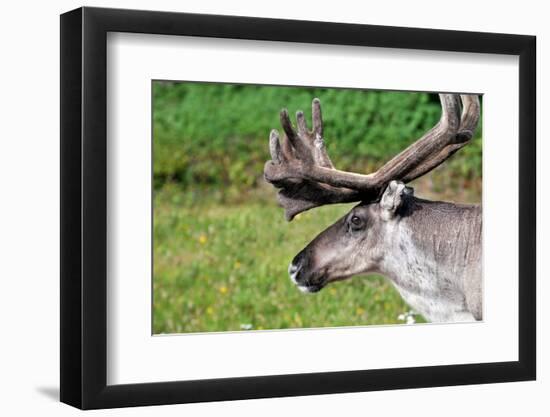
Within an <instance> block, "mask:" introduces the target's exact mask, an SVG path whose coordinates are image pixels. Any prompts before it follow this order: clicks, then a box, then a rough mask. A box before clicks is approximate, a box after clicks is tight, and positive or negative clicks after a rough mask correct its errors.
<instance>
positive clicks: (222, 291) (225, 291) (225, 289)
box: [219, 285, 228, 294]
mask: <svg viewBox="0 0 550 417" xmlns="http://www.w3.org/2000/svg"><path fill="white" fill-rule="evenodd" d="M219 291H220V293H222V294H227V291H228V289H227V287H226V286H225V285H222V286H221V287H220V288H219Z"/></svg>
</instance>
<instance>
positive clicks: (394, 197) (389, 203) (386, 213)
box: [380, 181, 414, 221]
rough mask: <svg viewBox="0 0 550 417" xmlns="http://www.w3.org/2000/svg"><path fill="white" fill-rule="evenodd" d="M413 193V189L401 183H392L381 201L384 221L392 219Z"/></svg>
mask: <svg viewBox="0 0 550 417" xmlns="http://www.w3.org/2000/svg"><path fill="white" fill-rule="evenodd" d="M413 193H414V190H413V189H412V188H411V187H407V186H406V185H405V184H403V183H402V182H401V181H391V182H390V183H389V184H388V187H387V188H386V191H384V194H382V198H381V199H380V208H381V209H382V219H383V220H386V221H387V220H390V219H392V218H393V217H394V216H395V214H396V213H397V211H398V210H399V208H400V207H402V206H403V204H404V203H405V201H406V200H407V198H408V197H411V196H412V195H413Z"/></svg>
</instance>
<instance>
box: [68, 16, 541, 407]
mask: <svg viewBox="0 0 550 417" xmlns="http://www.w3.org/2000/svg"><path fill="white" fill-rule="evenodd" d="M535 98H536V97H535V38H534V37H531V36H524V35H508V34H490V33H474V32H458V31H445V30H429V29H414V28H397V27H382V26H370V25H355V24H340V23H326V22H311V21H292V20H276V19H264V18H261V19H260V18H251V17H235V16H213V15H196V14H184V13H168V12H150V11H135V10H116V9H98V8H80V9H77V10H74V11H71V12H68V13H66V14H63V15H62V16H61V401H63V402H65V403H67V404H70V405H73V406H76V407H79V408H83V409H90V408H110V407H123V406H138V405H154V404H173V403H185V402H199V401H217V400H233V399H246V398H262V397H276V396H295V395H313V394H325V393H341V392H353V391H368V390H386V389H399V388H418V387H433V386H444V385H461V384H480V383H494V382H505V381H521V380H531V379H535V374H536V372H535V369H536V352H535V336H536V335H535V328H536V317H535V281H536V271H535V245H536V240H535V229H536V224H535V219H536V211H535V199H536V196H535V103H536V99H535Z"/></svg>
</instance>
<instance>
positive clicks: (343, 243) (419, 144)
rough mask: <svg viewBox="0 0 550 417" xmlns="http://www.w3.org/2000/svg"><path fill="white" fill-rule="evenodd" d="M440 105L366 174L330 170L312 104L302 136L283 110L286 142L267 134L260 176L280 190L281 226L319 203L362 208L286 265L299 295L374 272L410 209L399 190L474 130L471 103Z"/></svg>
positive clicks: (457, 100)
mask: <svg viewBox="0 0 550 417" xmlns="http://www.w3.org/2000/svg"><path fill="white" fill-rule="evenodd" d="M440 100H441V106H442V114H441V118H440V120H439V122H438V123H437V124H436V125H435V126H434V127H433V128H432V129H431V130H430V131H428V132H427V133H426V134H425V135H424V136H423V137H422V138H420V139H419V140H417V141H416V142H415V143H413V144H412V145H410V146H409V147H408V148H406V149H405V150H404V151H402V152H401V153H400V154H398V155H397V156H395V157H394V158H392V159H391V160H390V161H389V162H387V163H386V164H385V165H383V166H382V167H381V168H380V169H379V170H378V171H376V172H375V173H372V174H367V175H363V174H356V173H352V172H345V171H340V170H337V169H335V168H334V166H333V164H332V162H331V160H330V158H329V156H328V154H327V152H326V149H325V145H324V139H323V123H322V117H321V106H320V102H319V100H318V99H314V100H313V104H312V115H313V129H312V130H308V128H307V125H306V122H305V119H304V115H303V113H302V112H301V111H299V112H297V114H296V119H297V129H294V128H293V126H292V124H291V122H290V118H289V116H288V112H287V111H286V110H282V111H281V124H282V127H283V130H284V132H285V135H284V136H283V138H282V141H281V140H280V138H279V133H278V132H277V131H276V130H272V131H271V135H270V141H269V144H270V146H269V147H270V152H271V158H272V160H271V161H268V162H267V163H266V165H265V168H264V176H265V178H266V180H267V181H268V182H270V183H271V184H273V185H274V186H275V187H277V188H279V189H280V191H279V194H278V197H279V203H280V204H281V205H282V206H283V207H284V208H285V214H286V218H287V220H289V221H290V220H292V219H293V218H294V216H296V214H298V213H301V212H303V211H305V210H309V209H311V208H314V207H318V206H321V205H325V204H334V203H349V202H356V201H360V202H361V203H360V204H359V205H357V206H355V207H354V208H353V209H352V210H351V211H350V212H349V213H347V214H346V215H345V216H344V217H342V218H341V219H340V220H338V221H337V222H336V223H334V224H333V225H332V226H330V227H329V228H328V229H326V230H324V231H323V232H322V233H320V234H319V235H318V236H317V237H316V238H315V239H313V241H311V243H309V244H308V245H307V246H306V247H305V248H304V249H303V250H302V251H301V252H300V253H299V254H298V255H296V257H295V258H294V259H293V260H292V262H291V263H290V266H289V269H288V272H289V275H290V277H291V279H292V280H293V281H294V283H295V284H296V285H298V287H299V288H300V289H301V290H303V291H305V292H317V291H319V290H321V289H322V288H323V287H324V286H325V285H326V284H328V283H330V282H332V281H337V280H342V279H345V278H349V277H351V276H353V275H357V274H360V273H368V272H377V271H378V265H379V261H380V259H382V257H383V256H384V250H385V247H384V245H383V244H382V242H383V240H384V238H385V236H387V233H388V229H391V228H392V227H394V225H395V224H397V223H398V222H399V221H400V220H401V218H402V217H403V216H406V215H407V213H408V211H409V210H410V209H412V206H413V205H414V197H412V189H411V188H409V187H406V186H405V183H407V182H409V181H412V180H414V179H415V178H418V177H420V176H422V175H424V174H425V173H427V172H429V171H431V170H432V169H434V168H435V167H437V166H438V165H440V164H441V163H443V162H444V161H445V160H446V159H447V158H449V157H450V156H451V155H452V154H454V153H455V152H456V151H457V150H458V149H460V148H462V147H463V146H464V145H465V144H466V143H468V142H469V140H470V139H471V138H472V136H473V132H474V130H475V128H476V126H477V122H478V119H479V100H478V97H477V96H475V95H462V96H458V95H456V94H440ZM461 104H462V106H461ZM461 107H462V115H461V114H460V111H461Z"/></svg>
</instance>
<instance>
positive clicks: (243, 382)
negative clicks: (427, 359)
mask: <svg viewBox="0 0 550 417" xmlns="http://www.w3.org/2000/svg"><path fill="white" fill-rule="evenodd" d="M108 32H131V33H147V34H162V35H176V36H177V35H187V36H199V37H217V38H235V39H255V40H269V41H285V42H305V43H318V44H333V45H357V46H371V47H382V48H402V49H420V50H439V51H456V52H475V53H490V54H506V55H516V56H519V122H520V123H519V132H518V134H519V138H520V140H519V155H518V158H519V271H518V273H519V278H520V279H519V294H518V296H519V360H518V361H514V362H497V363H477V364H467V365H445V366H427V367H426V366H425V367H413V368H399V369H376V370H357V371H342V372H327V373H309V374H292V375H273V376H256V377H239V378H224V379H208V380H198V381H177V382H162V383H140V384H128V385H112V386H109V385H107V383H106V375H107V343H106V342H107V338H106V333H107V303H106V300H107V249H106V248H107V140H106V127H107V111H106V93H107V91H106V90H107V87H106V85H107V82H106V81H107V78H106V77H107V73H106V59H107V58H106V55H107V54H106V46H107V41H106V39H107V33H108ZM535 51H536V38H535V37H534V36H524V35H510V34H495V33H481V32H460V31H449V30H431V29H415V28H403V27H388V26H371V25H357V24H341V23H322V22H312V21H295V20H279V19H265V18H251V17H234V16H216V15H199V14H185V13H170V12H153V11H136V10H120V9H102V8H88V7H84V8H79V9H77V10H73V11H70V12H67V13H65V14H63V15H61V54H60V56H61V309H60V315H61V358H60V359H61V382H60V383H61V401H62V402H64V403H67V404H70V405H72V406H75V407H78V408H82V409H94V408H111V407H123V406H141V405H155V404H174V403H189V402H200V401H218V400H237V399H249V398H263V397H282V396H297V395H313V394H328V393H344V392H357V391H375V390H388V389H401V388H421V387H434V386H449V385H463V384H482V383H496V382H506V381H524V380H533V379H535V376H536V346H535V345H536V316H535V309H536V304H535V301H536V297H535V291H536V284H535V282H536V267H535V265H536V263H535V257H536V255H535V254H536V250H535V249H536V233H535V232H536V194H535V193H536V190H535V181H536V158H535V152H536V148H535V107H536V92H535V87H536V84H535V79H536V77H535V66H536V65H535V61H536V56H535V53H536V52H535Z"/></svg>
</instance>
